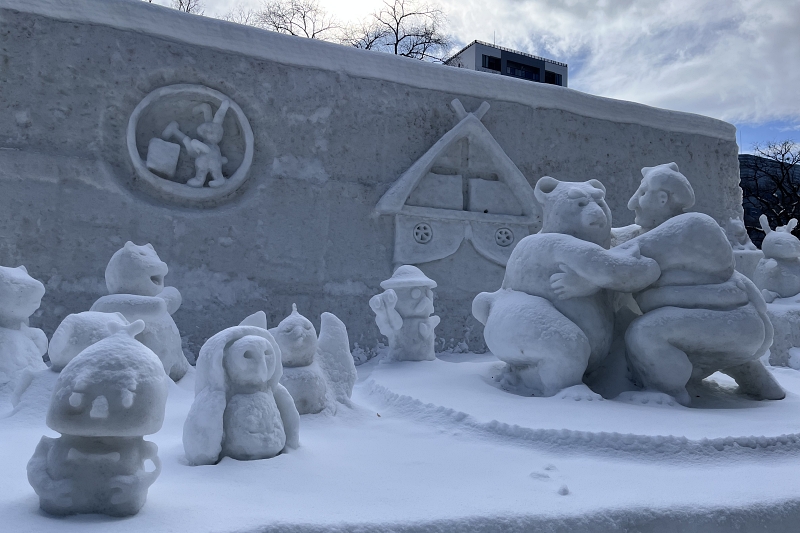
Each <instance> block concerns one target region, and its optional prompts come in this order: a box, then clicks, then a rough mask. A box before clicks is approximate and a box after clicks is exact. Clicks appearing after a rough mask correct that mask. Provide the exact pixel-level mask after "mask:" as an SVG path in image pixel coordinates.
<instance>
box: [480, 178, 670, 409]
mask: <svg viewBox="0 0 800 533" xmlns="http://www.w3.org/2000/svg"><path fill="white" fill-rule="evenodd" d="M534 194H535V195H536V199H537V200H538V201H539V203H541V204H542V208H543V221H542V229H541V231H540V232H539V233H537V234H535V235H529V236H528V237H525V238H524V239H522V240H521V241H520V242H519V244H517V246H516V248H515V249H514V251H513V252H512V253H511V257H510V258H509V260H508V266H507V267H506V274H505V279H504V280H503V285H502V288H501V289H500V290H498V291H496V292H493V293H485V292H484V293H481V294H479V295H478V296H477V297H476V298H475V300H474V301H473V303H472V313H473V315H474V316H475V318H477V319H478V320H479V321H480V322H481V323H483V324H484V326H485V328H484V338H485V340H486V344H487V346H488V347H489V349H490V350H491V351H492V353H493V354H494V355H495V356H497V357H498V358H499V359H500V360H502V361H505V362H506V363H507V365H506V368H505V371H504V373H503V376H502V377H501V380H500V381H501V385H502V386H503V387H504V388H506V389H507V390H511V391H514V392H517V393H519V394H525V395H534V396H552V395H554V394H556V393H557V392H559V391H561V390H562V389H565V388H567V387H573V386H577V385H581V383H582V379H583V376H584V374H585V373H587V372H591V371H592V370H594V369H596V368H598V367H599V365H600V364H601V363H602V362H603V360H604V358H605V357H606V355H607V354H608V352H609V349H610V346H611V341H612V335H613V326H614V313H613V309H612V307H611V301H610V298H609V294H608V293H607V292H606V291H605V290H598V287H599V286H601V285H602V286H605V287H606V288H610V289H613V290H618V291H621V292H631V291H632V290H633V289H635V288H638V287H645V286H647V285H649V284H650V283H652V282H654V281H655V280H656V279H658V276H659V274H660V269H659V267H658V264H657V263H656V262H655V261H654V260H652V259H649V258H647V257H641V256H640V255H639V253H638V249H637V248H636V247H635V246H631V247H628V248H625V249H622V250H607V249H606V248H607V247H608V244H609V241H610V239H611V211H610V210H609V208H608V205H607V204H606V201H605V188H604V187H603V185H602V184H601V183H600V182H599V181H597V180H589V181H587V182H584V183H568V182H561V181H558V180H556V179H554V178H551V177H549V176H545V177H543V178H541V179H540V180H539V181H538V182H537V184H536V187H535V189H534ZM563 269H568V270H569V271H572V270H573V269H574V271H576V272H578V273H579V275H580V277H577V276H573V277H571V278H569V281H568V283H567V284H568V285H570V284H571V287H565V286H564V285H563V284H560V283H559V282H558V280H559V279H560V278H561V277H562V276H564V272H563ZM573 278H574V279H573ZM583 279H592V280H594V281H595V284H594V286H593V287H591V286H590V287H589V288H588V290H587V291H585V294H582V295H580V296H575V297H570V298H561V296H560V295H561V293H562V292H563V291H564V290H565V289H566V288H571V289H572V290H577V291H579V290H580V288H581V287H582V286H583V287H585V286H586V285H585V284H584V282H583ZM551 284H552V285H551ZM584 392H585V393H588V394H591V392H590V391H588V389H586V390H585V391H584ZM590 397H591V396H590Z"/></svg>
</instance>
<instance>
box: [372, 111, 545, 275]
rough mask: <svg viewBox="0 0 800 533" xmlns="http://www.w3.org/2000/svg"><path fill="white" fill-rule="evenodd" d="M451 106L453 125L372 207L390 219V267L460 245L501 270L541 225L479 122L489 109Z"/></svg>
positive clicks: (523, 187) (514, 171) (524, 187)
mask: <svg viewBox="0 0 800 533" xmlns="http://www.w3.org/2000/svg"><path fill="white" fill-rule="evenodd" d="M451 106H452V107H453V110H454V111H455V113H456V116H457V117H458V119H459V122H458V124H456V126H455V127H454V128H453V129H451V130H450V131H448V132H447V133H446V134H445V135H444V136H443V137H442V138H441V139H439V141H437V142H436V143H435V144H434V145H433V146H432V147H431V148H430V149H429V150H428V151H427V152H425V154H424V155H423V156H422V157H421V158H419V159H418V160H417V161H416V162H415V163H414V164H413V165H411V167H410V168H409V169H408V170H407V171H406V172H405V173H403V175H402V176H400V178H399V179H398V180H397V181H396V182H395V183H394V184H393V185H392V186H391V188H389V190H388V191H386V193H385V194H384V195H383V197H381V199H380V201H379V202H378V205H377V206H376V211H377V212H378V213H380V214H382V215H394V218H395V239H394V259H393V261H394V264H395V267H396V266H398V265H401V264H420V263H427V262H430V261H436V260H437V259H443V258H445V257H448V256H450V255H453V254H454V253H456V251H457V250H458V248H459V247H460V246H461V244H462V242H463V241H464V240H467V241H470V242H471V243H472V246H473V247H474V248H475V250H476V251H477V252H478V253H479V254H480V255H481V256H483V257H485V258H486V259H488V260H490V261H492V262H494V263H496V264H498V265H500V266H503V267H504V266H505V265H506V263H507V262H508V258H509V256H510V255H511V251H512V250H513V249H514V246H516V244H517V243H518V242H519V241H520V240H521V239H522V238H523V237H525V236H527V235H530V234H531V233H532V232H535V231H537V230H538V229H539V227H541V208H540V207H539V204H538V203H537V202H536V200H535V198H534V195H533V189H532V188H531V186H530V184H529V183H528V180H526V179H525V176H524V175H523V174H522V172H520V170H519V169H518V168H517V166H516V165H515V164H514V162H513V161H511V159H510V158H509V157H508V155H506V153H505V152H504V151H503V149H502V148H501V147H500V145H499V144H498V143H497V141H496V140H495V139H494V137H493V136H492V134H491V133H490V132H489V130H488V129H486V126H484V125H483V123H482V122H481V119H482V118H483V116H484V115H485V114H486V112H487V111H488V110H489V104H488V103H487V102H483V103H482V104H481V106H480V107H479V108H478V109H477V110H476V111H474V112H472V113H467V111H466V110H465V109H464V106H463V105H462V104H461V102H460V101H459V100H458V99H455V100H453V101H452V102H451Z"/></svg>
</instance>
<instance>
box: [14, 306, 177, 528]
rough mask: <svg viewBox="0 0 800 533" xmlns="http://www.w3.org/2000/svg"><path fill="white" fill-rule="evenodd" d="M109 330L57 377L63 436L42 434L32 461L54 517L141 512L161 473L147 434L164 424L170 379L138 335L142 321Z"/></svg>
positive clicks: (53, 413) (33, 476) (50, 420)
mask: <svg viewBox="0 0 800 533" xmlns="http://www.w3.org/2000/svg"><path fill="white" fill-rule="evenodd" d="M108 328H109V331H110V332H111V333H112V334H111V335H110V336H108V337H106V338H105V339H103V340H101V341H99V342H97V343H95V344H92V345H91V346H89V347H88V348H86V349H85V350H83V351H82V352H81V353H80V354H78V355H77V356H76V357H75V358H74V359H72V360H71V361H69V363H67V365H66V366H65V367H64V369H63V370H62V371H61V374H59V376H58V380H57V381H56V385H55V389H54V391H53V396H52V397H51V399H50V407H49V411H48V413H47V425H48V426H49V427H50V428H51V429H53V430H55V431H58V432H59V433H61V437H59V438H57V439H53V438H50V437H42V439H41V440H40V441H39V445H38V446H37V447H36V451H35V452H34V454H33V457H31V460H30V461H29V462H28V481H29V482H30V484H31V486H32V487H33V489H34V490H35V491H36V494H38V495H39V505H40V506H41V508H42V510H44V511H46V512H48V513H51V514H56V515H68V514H78V513H102V514H107V515H111V516H129V515H133V514H136V513H137V512H139V509H141V508H142V506H143V505H144V503H145V500H146V499H147V489H148V488H149V487H150V485H152V484H153V482H154V481H155V480H156V478H157V477H158V475H159V473H160V472H161V463H160V461H159V459H158V455H157V453H158V447H157V446H156V445H155V444H153V443H152V442H148V441H145V440H144V439H143V438H142V437H143V436H144V435H151V434H153V433H156V432H157V431H158V430H159V429H161V425H162V424H163V422H164V409H165V407H166V403H167V391H168V388H169V385H168V383H169V381H168V380H169V378H168V377H167V376H166V375H165V374H164V369H163V367H162V366H161V361H160V360H159V359H158V356H156V354H154V353H153V352H152V351H151V350H150V349H148V348H147V347H146V346H144V345H143V344H141V343H140V342H139V341H137V340H135V339H134V336H135V335H137V334H138V333H140V332H141V331H142V330H143V329H144V322H142V321H141V320H137V321H135V322H134V323H132V324H129V325H122V324H119V323H117V322H109V323H108ZM148 465H149V466H150V467H149V468H148Z"/></svg>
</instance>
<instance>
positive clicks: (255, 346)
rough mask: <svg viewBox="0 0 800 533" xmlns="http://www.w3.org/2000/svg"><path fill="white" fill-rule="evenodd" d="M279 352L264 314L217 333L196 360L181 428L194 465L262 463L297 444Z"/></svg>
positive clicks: (295, 419) (296, 423) (294, 414)
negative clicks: (226, 459)
mask: <svg viewBox="0 0 800 533" xmlns="http://www.w3.org/2000/svg"><path fill="white" fill-rule="evenodd" d="M282 374H283V367H282V365H281V349H280V347H279V346H278V343H277V342H275V339H274V338H273V337H272V335H271V334H270V332H269V331H267V318H266V315H265V314H264V313H263V312H259V313H256V314H255V315H252V316H250V317H247V318H246V319H245V320H244V321H243V322H242V324H240V325H238V326H234V327H231V328H228V329H225V330H223V331H220V332H219V333H217V334H216V335H214V336H213V337H211V338H210V339H208V340H207V341H206V343H205V344H204V345H203V347H202V348H201V349H200V355H199V356H198V358H197V376H196V381H195V399H194V403H193V404H192V407H191V409H190V410H189V416H187V417H186V422H185V423H184V425H183V448H184V451H185V452H186V458H187V459H188V460H189V462H190V463H191V464H193V465H212V464H216V463H217V462H219V460H220V459H222V458H223V457H230V458H232V459H237V460H240V461H248V460H253V459H267V458H270V457H274V456H276V455H278V454H279V453H281V452H282V451H285V450H286V449H287V448H297V447H298V446H299V445H300V415H299V414H298V412H297V408H296V407H295V406H294V400H292V396H291V395H290V394H289V391H287V390H286V388H285V387H284V386H283V385H281V384H280V379H281V375H282Z"/></svg>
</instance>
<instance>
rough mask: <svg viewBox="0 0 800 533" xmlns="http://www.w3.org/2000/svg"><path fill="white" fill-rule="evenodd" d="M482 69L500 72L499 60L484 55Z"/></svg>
mask: <svg viewBox="0 0 800 533" xmlns="http://www.w3.org/2000/svg"><path fill="white" fill-rule="evenodd" d="M483 68H488V69H489V70H496V71H497V72H500V58H499V57H492V56H487V55H484V56H483Z"/></svg>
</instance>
